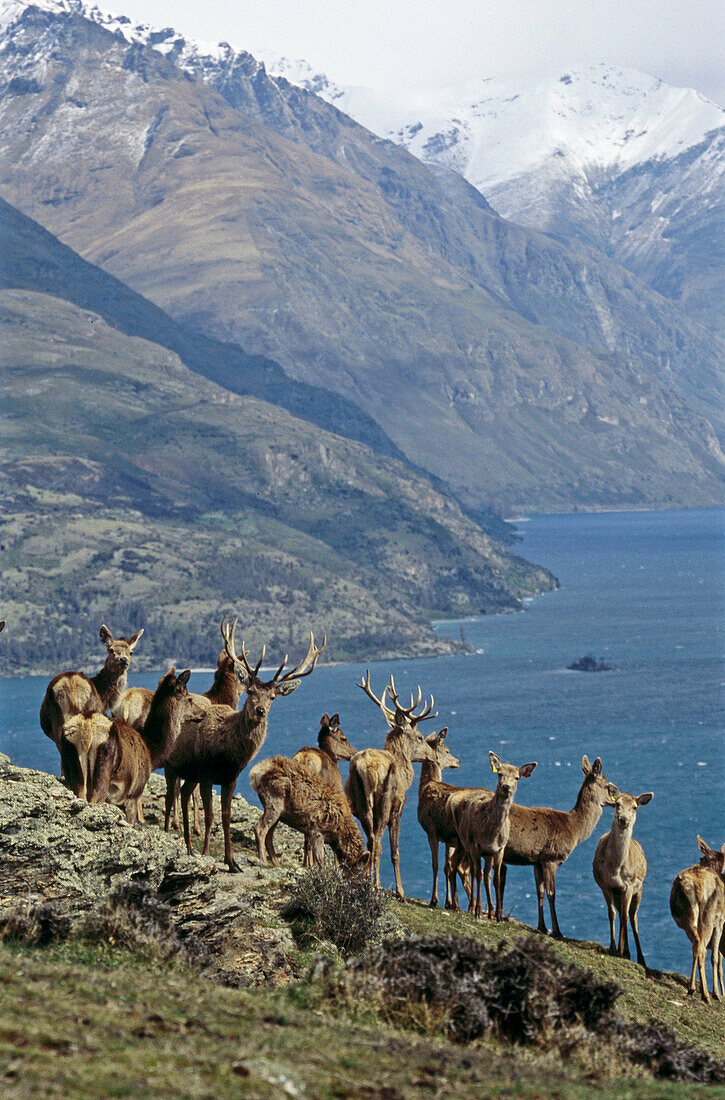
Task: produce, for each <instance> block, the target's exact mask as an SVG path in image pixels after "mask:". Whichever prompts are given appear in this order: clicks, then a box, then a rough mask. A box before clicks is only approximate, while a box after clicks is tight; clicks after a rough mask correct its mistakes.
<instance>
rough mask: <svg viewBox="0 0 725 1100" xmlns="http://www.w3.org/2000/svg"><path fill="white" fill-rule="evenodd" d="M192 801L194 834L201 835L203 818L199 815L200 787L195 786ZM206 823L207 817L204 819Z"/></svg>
mask: <svg viewBox="0 0 725 1100" xmlns="http://www.w3.org/2000/svg"><path fill="white" fill-rule="evenodd" d="M191 801H192V804H193V806H194V835H195V836H201V818H200V816H199V788H198V787H194V791H193V793H192V796H191ZM204 824H206V819H205V821H204Z"/></svg>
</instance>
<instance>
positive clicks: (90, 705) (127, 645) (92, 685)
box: [40, 626, 143, 749]
mask: <svg viewBox="0 0 725 1100" xmlns="http://www.w3.org/2000/svg"><path fill="white" fill-rule="evenodd" d="M142 634H143V629H142V630H138V631H137V632H136V633H135V634H134V635H133V637H131V638H115V639H114V637H113V635H112V634H111V632H110V630H109V629H108V627H106V626H102V627H101V629H100V634H99V636H100V639H101V641H102V642H103V643H104V644H105V646H106V649H107V651H108V655H107V657H106V663H105V664H104V666H103V668H102V669H101V671H100V672H97V673H96V675H95V676H86V675H85V673H84V672H61V673H59V675H58V676H54V677H53V679H52V680H51V681H50V683H49V684H48V687H47V688H46V692H45V695H44V697H43V702H42V703H41V705H40V726H41V729H42V730H43V733H44V734H45V735H46V736H47V737H50V739H51V741H55V743H56V745H57V746H58V748H59V749H60V734H61V730H62V728H63V723H64V722H65V721H66V719H68V718H71V717H72V716H73V715H74V714H91V713H99V714H102V713H103V712H104V711H106V710H113V708H114V707H115V706H116V705H117V703H118V700H119V699H120V697H121V695H122V694H123V692H124V691H125V689H126V676H127V674H128V666H129V664H130V663H131V654H132V653H133V651H134V649H135V648H136V643H137V642H138V640H139V638H140V637H141V635H142Z"/></svg>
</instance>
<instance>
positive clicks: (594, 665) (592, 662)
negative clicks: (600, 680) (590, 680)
mask: <svg viewBox="0 0 725 1100" xmlns="http://www.w3.org/2000/svg"><path fill="white" fill-rule="evenodd" d="M566 667H567V668H568V669H570V670H571V671H572V672H611V671H612V666H611V665H606V664H605V663H604V658H603V657H602V658H601V659H600V660H599V661H597V660H596V659H595V658H594V657H592V655H591V653H587V655H586V656H585V657H580V658H579V660H578V661H573V662H572V664H570V665H567V666H566Z"/></svg>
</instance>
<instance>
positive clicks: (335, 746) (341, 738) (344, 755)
mask: <svg viewBox="0 0 725 1100" xmlns="http://www.w3.org/2000/svg"><path fill="white" fill-rule="evenodd" d="M317 746H318V747H317V748H310V747H308V746H304V747H303V748H301V749H298V750H297V752H296V753H295V754H294V756H293V757H292V760H293V761H295V762H297V763H303V764H304V765H305V767H306V768H308V769H309V770H310V771H311V772H314V773H315V775H319V776H320V778H321V779H324V781H325V782H326V783H329V784H330V786H332V787H336V788H337V789H338V790H339V791H340V792H341V793H342V790H343V784H342V776H341V775H340V769H339V767H338V763H337V762H338V760H351V759H352V757H353V756H354V755H355V752H356V750H355V749H354V748H353V747H352V745H351V744H350V742H349V741H348V739H347V737H346V736H345V734H344V733H343V732H342V729H341V727H340V715H339V714H333V716H332V718H330V716H329V714H328V713H327V711H325V713H324V714H323V715H322V718H321V719H320V732H319V733H318V734H317ZM314 862H315V861H314V859H313V855H312V851H311V850H310V845H309V843H308V839H307V836H306V835H305V850H304V855H303V858H302V865H303V866H304V867H311V866H312V865H313V863H314Z"/></svg>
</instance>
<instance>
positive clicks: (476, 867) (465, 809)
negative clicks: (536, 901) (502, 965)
mask: <svg viewBox="0 0 725 1100" xmlns="http://www.w3.org/2000/svg"><path fill="white" fill-rule="evenodd" d="M488 759H489V763H490V765H491V771H492V772H494V773H496V774H497V775H498V783H497V784H496V790H495V791H494V792H493V797H492V798H491V797H489V796H488V794H485V795H482V794H481V793H469V792H467V791H460V792H458V793H456V794H452V795H451V796H450V798H449V800H448V810H449V813H450V814H451V816H452V818H453V824H454V825H455V828H456V832H457V833H458V838H459V840H460V845H461V847H462V849H463V851H464V852H465V854H466V855H467V856H468V860H469V862H470V864H471V873H472V876H473V878H474V879H475V883H476V897H475V901H474V897H473V890H472V891H471V898H470V901H469V911H471V910H472V911H473V913H474V915H475V916H477V917H480V916H482V915H483V909H482V906H481V878H482V872H481V859H482V858H485V863H486V867H485V884H486V901H487V902H488V916H489V919H490V920H493V917H494V908H493V902H492V900H491V867H492V866H493V871H494V887H495V890H496V911H495V915H496V920H497V921H502V920H503V890H502V887H501V865H502V863H503V854H504V849H505V847H506V844H507V842H508V839H509V832H510V812H511V807H512V805H513V800H514V795H515V794H516V788H517V787H518V785H519V779H528V778H529V776H531V775H532V774H533V771H534V769H535V767H536V763H531V764H522V766H521V767H520V768H517V767H516V766H515V765H514V764H504V763H503V762H502V761H501V760H500V759H499V757H498V756H497V755H496V753H495V752H489V754H488ZM458 851H460V848H459V849H458ZM457 869H458V857H457V855H454V856H453V861H452V866H451V873H452V874H455V871H456V870H457ZM471 885H473V883H471Z"/></svg>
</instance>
